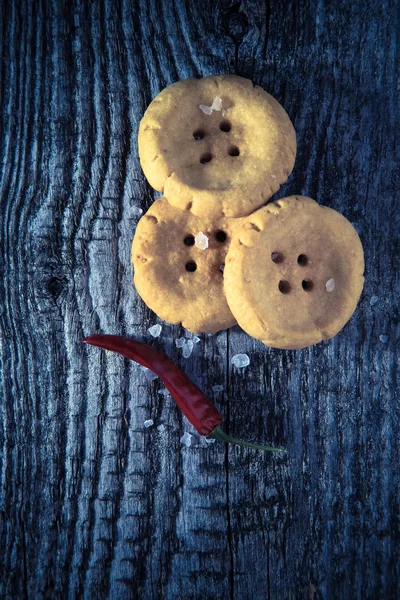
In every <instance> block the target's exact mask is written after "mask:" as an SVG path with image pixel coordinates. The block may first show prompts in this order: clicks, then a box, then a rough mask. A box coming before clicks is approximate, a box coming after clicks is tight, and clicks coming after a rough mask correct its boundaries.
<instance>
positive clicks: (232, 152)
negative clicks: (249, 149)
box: [228, 146, 240, 156]
mask: <svg viewBox="0 0 400 600" xmlns="http://www.w3.org/2000/svg"><path fill="white" fill-rule="evenodd" d="M228 154H229V156H239V154H240V150H239V148H238V147H237V146H231V147H230V148H229V150H228Z"/></svg>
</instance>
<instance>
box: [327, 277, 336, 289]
mask: <svg viewBox="0 0 400 600" xmlns="http://www.w3.org/2000/svg"><path fill="white" fill-rule="evenodd" d="M325 287H326V291H327V292H333V290H334V289H335V280H334V279H333V278H332V279H328V281H327V282H326V284H325Z"/></svg>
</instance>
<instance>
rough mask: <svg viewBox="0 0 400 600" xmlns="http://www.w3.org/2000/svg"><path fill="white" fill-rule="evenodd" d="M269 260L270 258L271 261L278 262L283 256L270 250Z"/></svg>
mask: <svg viewBox="0 0 400 600" xmlns="http://www.w3.org/2000/svg"><path fill="white" fill-rule="evenodd" d="M271 260H272V262H274V263H276V264H278V263H281V262H282V261H283V256H282V254H281V253H280V252H272V254H271Z"/></svg>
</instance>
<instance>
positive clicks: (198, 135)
mask: <svg viewBox="0 0 400 600" xmlns="http://www.w3.org/2000/svg"><path fill="white" fill-rule="evenodd" d="M205 135H206V134H205V133H204V131H203V129H196V131H194V132H193V137H194V139H195V140H196V142H198V141H199V140H202V139H203V137H204V136H205Z"/></svg>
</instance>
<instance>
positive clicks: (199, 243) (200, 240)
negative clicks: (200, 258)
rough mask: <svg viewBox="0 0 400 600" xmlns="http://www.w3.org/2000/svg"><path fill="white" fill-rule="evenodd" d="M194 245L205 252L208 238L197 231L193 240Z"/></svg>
mask: <svg viewBox="0 0 400 600" xmlns="http://www.w3.org/2000/svg"><path fill="white" fill-rule="evenodd" d="M194 245H195V246H196V247H197V248H200V250H206V248H208V237H207V236H206V235H205V234H204V233H203V232H202V231H199V233H198V234H197V235H196V237H195V238H194Z"/></svg>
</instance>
